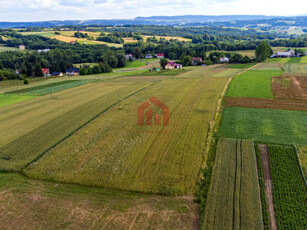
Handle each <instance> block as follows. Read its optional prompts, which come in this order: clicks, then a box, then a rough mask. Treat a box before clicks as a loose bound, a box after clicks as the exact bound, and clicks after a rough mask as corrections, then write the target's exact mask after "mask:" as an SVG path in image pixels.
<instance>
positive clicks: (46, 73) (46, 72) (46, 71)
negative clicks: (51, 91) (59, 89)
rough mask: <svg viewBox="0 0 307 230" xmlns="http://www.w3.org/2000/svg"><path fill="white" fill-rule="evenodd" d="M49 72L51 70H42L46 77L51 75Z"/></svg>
mask: <svg viewBox="0 0 307 230" xmlns="http://www.w3.org/2000/svg"><path fill="white" fill-rule="evenodd" d="M49 71H50V70H49V69H48V68H42V72H43V74H44V76H47V75H49Z"/></svg>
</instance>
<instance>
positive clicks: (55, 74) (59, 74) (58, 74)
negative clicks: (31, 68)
mask: <svg viewBox="0 0 307 230" xmlns="http://www.w3.org/2000/svg"><path fill="white" fill-rule="evenodd" d="M51 75H52V76H57V77H62V76H63V73H62V72H53V73H52V74H51Z"/></svg>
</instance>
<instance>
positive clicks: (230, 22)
mask: <svg viewBox="0 0 307 230" xmlns="http://www.w3.org/2000/svg"><path fill="white" fill-rule="evenodd" d="M290 23H291V26H302V27H306V25H307V16H296V17H283V16H264V15H219V16H212V15H183V16H152V17H136V18H135V19H114V20H103V19H97V20H66V21H60V20H57V21H38V22H0V28H22V27H53V26H66V25H112V26H118V25H165V26H167V25H172V26H201V25H210V26H228V27H230V26H232V27H242V26H256V25H258V24H268V25H271V26H276V25H281V26H282V25H289V24H290Z"/></svg>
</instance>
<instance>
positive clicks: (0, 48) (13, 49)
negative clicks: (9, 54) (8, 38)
mask: <svg viewBox="0 0 307 230" xmlns="http://www.w3.org/2000/svg"><path fill="white" fill-rule="evenodd" d="M5 51H22V50H20V49H18V48H14V47H8V46H2V45H0V52H5Z"/></svg>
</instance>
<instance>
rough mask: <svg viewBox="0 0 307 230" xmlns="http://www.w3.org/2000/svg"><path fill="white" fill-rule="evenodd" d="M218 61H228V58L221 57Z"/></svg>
mask: <svg viewBox="0 0 307 230" xmlns="http://www.w3.org/2000/svg"><path fill="white" fill-rule="evenodd" d="M220 62H229V58H228V57H221V58H220Z"/></svg>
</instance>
